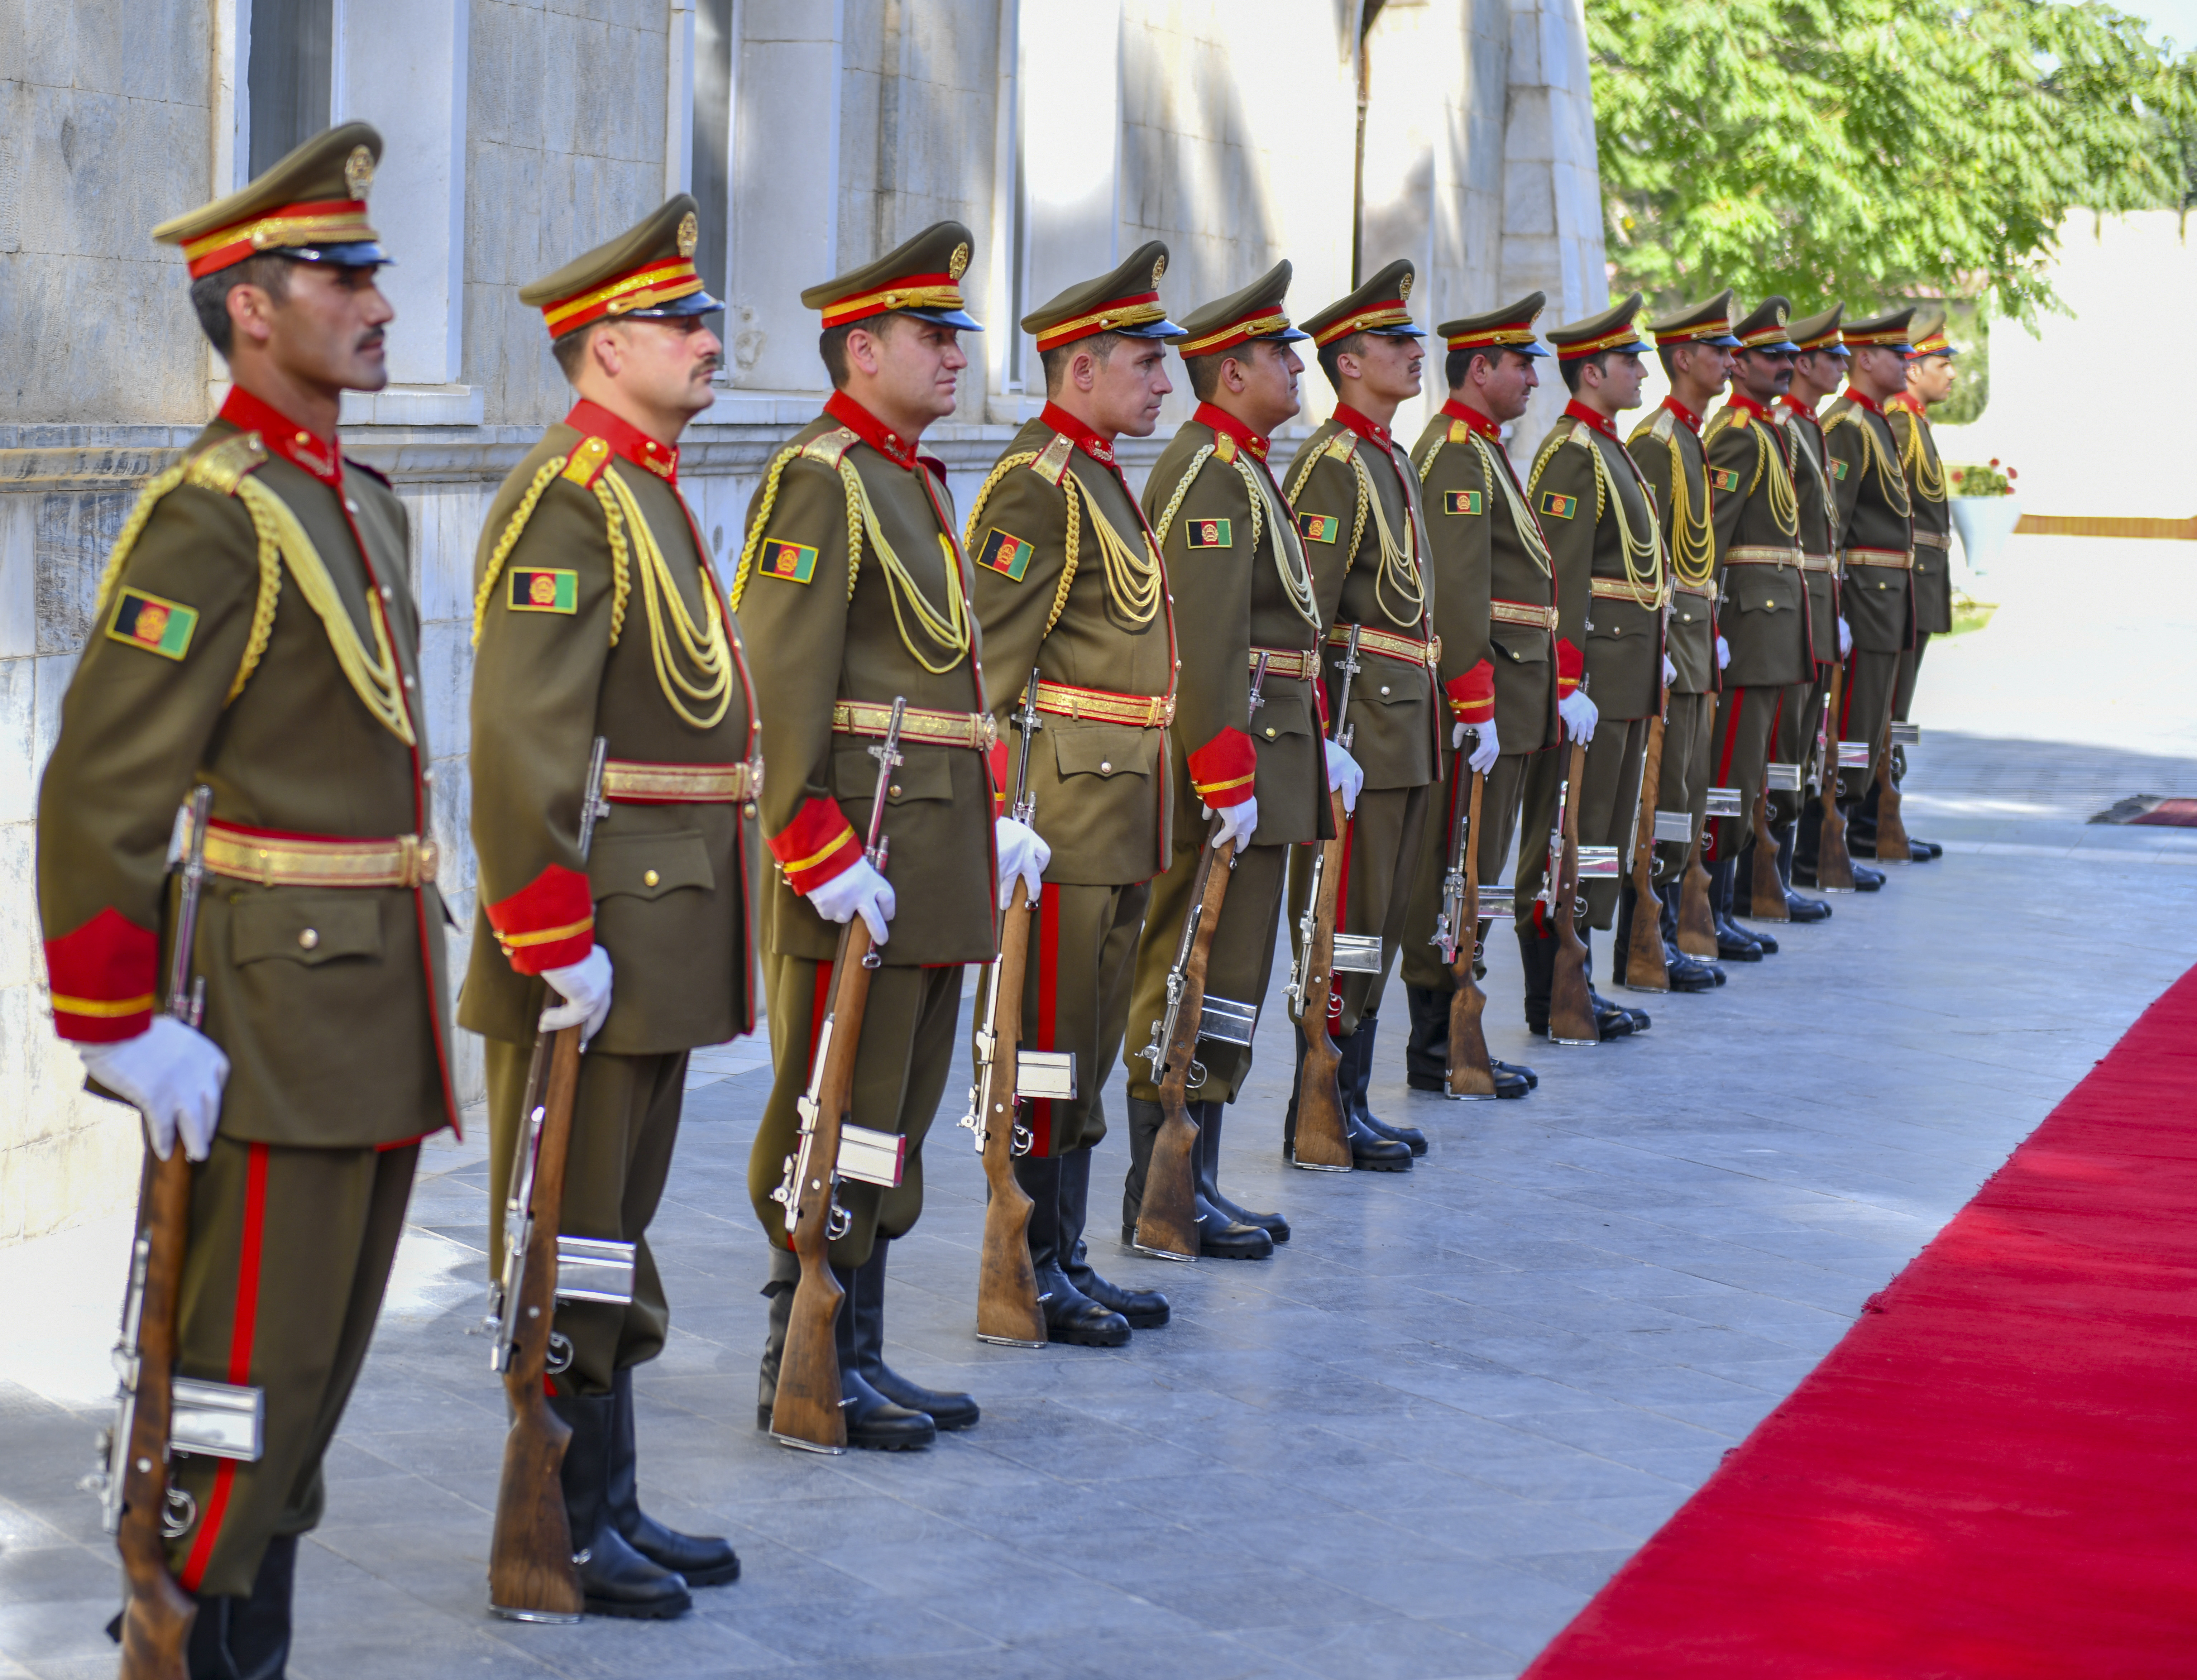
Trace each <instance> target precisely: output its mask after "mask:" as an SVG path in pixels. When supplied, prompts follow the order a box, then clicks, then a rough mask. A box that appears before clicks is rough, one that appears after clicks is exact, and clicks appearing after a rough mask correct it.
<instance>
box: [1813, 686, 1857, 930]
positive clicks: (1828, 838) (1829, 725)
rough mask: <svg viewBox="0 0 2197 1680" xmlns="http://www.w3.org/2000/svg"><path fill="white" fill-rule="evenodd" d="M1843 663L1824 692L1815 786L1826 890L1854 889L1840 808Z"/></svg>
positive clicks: (1819, 863) (1819, 875)
mask: <svg viewBox="0 0 2197 1680" xmlns="http://www.w3.org/2000/svg"><path fill="white" fill-rule="evenodd" d="M1845 677H1846V667H1845V666H1843V665H1841V664H1839V663H1836V662H1834V663H1832V666H1831V686H1830V687H1829V690H1827V691H1826V692H1825V693H1824V695H1823V782H1822V785H1820V786H1819V787H1818V788H1817V798H1818V800H1819V801H1820V803H1821V808H1822V810H1823V826H1822V827H1821V829H1819V830H1818V831H1817V837H1816V884H1817V886H1818V887H1820V888H1821V889H1823V890H1824V891H1825V892H1832V893H1850V892H1852V890H1853V889H1854V876H1853V854H1852V852H1850V851H1848V850H1847V849H1846V814H1845V813H1843V812H1842V811H1840V809H1839V773H1840V771H1841V770H1844V769H1845V768H1846V743H1845V742H1843V741H1841V740H1840V739H1839V711H1840V705H1839V702H1840V698H1842V696H1841V693H1840V689H1841V687H1842V686H1843V684H1844V680H1845Z"/></svg>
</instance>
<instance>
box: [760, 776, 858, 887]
mask: <svg viewBox="0 0 2197 1680" xmlns="http://www.w3.org/2000/svg"><path fill="white" fill-rule="evenodd" d="M770 854H771V855H772V856H773V857H774V858H776V859H777V860H778V866H779V868H780V870H782V871H784V872H785V884H786V885H787V886H789V887H791V888H792V889H793V890H794V891H796V892H797V893H812V892H814V891H815V890H816V889H817V888H819V887H820V886H822V885H823V884H824V883H826V881H829V880H831V879H832V878H833V877H834V876H837V875H843V874H845V873H846V872H847V871H849V869H852V868H853V867H854V866H855V864H856V863H858V862H859V861H861V855H862V843H861V837H859V836H857V835H856V834H855V830H854V826H853V825H852V824H850V823H849V821H848V820H847V816H846V813H844V812H843V811H842V810H841V809H840V808H838V805H837V804H836V803H834V802H832V801H831V800H829V799H811V800H809V802H807V803H806V804H804V805H803V806H802V808H800V810H798V811H797V812H796V813H795V814H794V818H793V820H792V821H791V822H790V823H788V824H787V825H786V826H785V827H784V828H782V829H780V831H778V832H777V833H776V834H774V835H773V836H772V837H771V841H770Z"/></svg>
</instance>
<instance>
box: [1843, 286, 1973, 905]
mask: <svg viewBox="0 0 2197 1680" xmlns="http://www.w3.org/2000/svg"><path fill="white" fill-rule="evenodd" d="M1955 354H1956V352H1955V350H1954V349H1953V346H1952V344H1951V341H1950V340H1949V339H1947V338H1946V337H1945V316H1943V315H1940V316H1938V317H1937V319H1936V320H1934V321H1933V322H1931V323H1930V324H1929V325H1928V326H1927V327H1922V328H1920V329H1919V330H1918V331H1917V332H1916V334H1915V345H1914V348H1913V349H1911V350H1909V351H1908V353H1907V389H1906V390H1904V391H1901V392H1900V393H1899V394H1898V396H1897V397H1893V398H1892V399H1891V400H1890V401H1889V402H1887V403H1886V404H1885V405H1884V418H1885V420H1886V422H1887V424H1888V425H1889V426H1891V427H1892V440H1893V443H1894V444H1895V445H1896V446H1897V447H1898V450H1899V467H1900V471H1901V472H1904V474H1905V475H1906V478H1907V494H1908V501H1909V502H1910V505H1911V506H1912V507H1914V509H1915V569H1914V573H1913V576H1914V580H1915V582H1914V589H1915V646H1913V647H1911V648H1910V649H1909V650H1908V651H1907V652H1905V653H1904V654H1902V655H1901V656H1900V660H1899V681H1898V686H1896V687H1895V688H1894V689H1893V696H1892V715H1893V717H1894V718H1896V719H1897V720H1898V721H1900V722H1902V723H1904V722H1906V721H1908V712H1909V710H1910V708H1911V707H1912V706H1913V705H1914V704H1915V679H1916V675H1918V674H1919V673H1920V672H1921V670H1922V656H1923V655H1924V654H1925V653H1927V652H1928V651H1929V648H1930V638H1931V637H1932V636H1933V635H1943V634H1945V633H1946V632H1947V631H1949V630H1951V629H1952V628H1953V583H1952V576H1951V565H1952V551H1953V504H1952V502H1951V501H1950V500H1949V499H1948V495H1947V487H1946V484H1945V462H1944V461H1942V460H1940V459H1939V455H1938V440H1937V438H1936V437H1934V436H1933V434H1932V432H1931V430H1930V414H1929V411H1930V409H1931V408H1933V407H1935V406H1936V405H1937V404H1939V403H1943V402H1944V401H1945V399H1946V398H1947V397H1951V395H1952V394H1953V357H1954V355H1955ZM1905 770H1906V754H1905V753H1904V752H1895V753H1894V754H1893V779H1894V780H1895V781H1897V780H1898V779H1899V778H1900V777H1901V776H1902V775H1904V773H1905ZM1863 815H1864V818H1865V819H1866V820H1867V823H1874V822H1875V815H1876V787H1875V784H1874V783H1872V784H1871V785H1870V787H1869V796H1868V798H1867V799H1866V801H1864V812H1863ZM1864 826H1866V824H1865V825H1864ZM1908 843H1909V845H1910V848H1911V849H1913V851H1914V853H1915V860H1916V862H1917V863H1920V862H1922V860H1923V857H1922V854H1924V853H1927V854H1929V855H1930V856H1931V857H1933V858H1934V857H1939V856H1941V855H1943V854H1944V852H1945V848H1944V847H1943V846H1940V845H1939V843H1937V842H1936V841H1934V840H1917V839H1916V838H1915V837H1913V836H1911V835H1910V836H1909V837H1908Z"/></svg>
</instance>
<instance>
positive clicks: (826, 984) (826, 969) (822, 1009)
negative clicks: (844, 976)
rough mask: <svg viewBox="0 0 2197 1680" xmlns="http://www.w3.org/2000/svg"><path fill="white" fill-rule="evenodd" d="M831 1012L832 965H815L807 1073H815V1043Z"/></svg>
mask: <svg viewBox="0 0 2197 1680" xmlns="http://www.w3.org/2000/svg"><path fill="white" fill-rule="evenodd" d="M831 1012H832V965H831V964H829V963H819V964H817V965H816V995H815V996H814V998H812V999H809V1073H810V1074H811V1075H814V1073H815V1071H816V1041H817V1040H819V1039H820V1038H822V1037H823V1036H824V1017H826V1016H827V1015H829V1014H830V1013H831Z"/></svg>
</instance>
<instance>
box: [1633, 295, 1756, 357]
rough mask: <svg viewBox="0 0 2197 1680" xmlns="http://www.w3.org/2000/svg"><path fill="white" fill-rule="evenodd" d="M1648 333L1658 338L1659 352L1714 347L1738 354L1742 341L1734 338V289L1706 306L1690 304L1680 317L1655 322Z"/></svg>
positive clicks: (1678, 314)
mask: <svg viewBox="0 0 2197 1680" xmlns="http://www.w3.org/2000/svg"><path fill="white" fill-rule="evenodd" d="M1648 330H1649V332H1651V333H1654V334H1655V345H1656V348H1657V349H1659V350H1668V349H1670V348H1672V346H1674V345H1716V346H1717V348H1718V349H1719V350H1737V349H1738V348H1739V340H1738V339H1735V338H1734V337H1732V335H1731V288H1730V287H1725V289H1724V290H1723V291H1721V292H1719V293H1717V295H1716V296H1715V297H1713V298H1709V299H1708V300H1707V302H1706V303H1700V304H1687V305H1686V306H1685V307H1684V309H1681V310H1679V311H1678V313H1677V314H1676V315H1667V316H1664V317H1663V318H1662V319H1661V321H1651V322H1649V323H1648Z"/></svg>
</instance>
